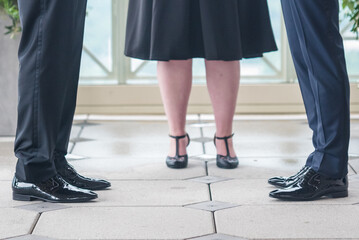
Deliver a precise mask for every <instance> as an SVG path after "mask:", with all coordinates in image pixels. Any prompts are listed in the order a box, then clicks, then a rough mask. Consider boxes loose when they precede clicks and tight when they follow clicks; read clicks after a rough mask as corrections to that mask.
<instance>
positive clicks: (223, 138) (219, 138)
mask: <svg viewBox="0 0 359 240" xmlns="http://www.w3.org/2000/svg"><path fill="white" fill-rule="evenodd" d="M233 136H234V133H232V135H230V136H227V137H217V136H216V135H214V137H215V138H216V139H218V140H225V139H230V138H232V137H233Z"/></svg>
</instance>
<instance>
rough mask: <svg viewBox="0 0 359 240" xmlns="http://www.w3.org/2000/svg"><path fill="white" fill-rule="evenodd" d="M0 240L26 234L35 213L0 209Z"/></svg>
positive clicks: (35, 215) (35, 216)
mask: <svg viewBox="0 0 359 240" xmlns="http://www.w3.org/2000/svg"><path fill="white" fill-rule="evenodd" d="M0 216H1V217H0V239H4V238H10V237H16V236H20V235H25V234H28V233H29V231H30V230H31V227H32V225H33V224H34V222H35V219H36V218H37V213H35V212H30V211H26V210H22V209H15V208H0Z"/></svg>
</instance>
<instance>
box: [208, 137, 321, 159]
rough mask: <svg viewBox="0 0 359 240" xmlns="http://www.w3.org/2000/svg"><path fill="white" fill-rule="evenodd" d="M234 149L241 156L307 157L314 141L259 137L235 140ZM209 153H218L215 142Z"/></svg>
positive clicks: (209, 148) (311, 150)
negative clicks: (276, 139)
mask: <svg viewBox="0 0 359 240" xmlns="http://www.w3.org/2000/svg"><path fill="white" fill-rule="evenodd" d="M234 149H235V150H236V153H237V156H239V157H273V158H279V157H280V158H294V157H300V158H304V157H307V156H308V155H309V154H310V153H311V152H313V150H314V149H313V146H312V142H311V141H310V140H305V141H300V140H295V139H292V140H288V141H287V140H284V141H273V140H271V141H265V140H261V139H257V140H256V141H247V140H245V139H244V140H243V141H241V142H238V141H234ZM206 152H207V153H208V154H216V148H215V146H214V145H213V144H208V147H207V148H206Z"/></svg>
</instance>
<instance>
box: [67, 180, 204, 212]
mask: <svg viewBox="0 0 359 240" xmlns="http://www.w3.org/2000/svg"><path fill="white" fill-rule="evenodd" d="M111 183H112V186H111V189H110V190H106V191H98V192H97V193H98V195H99V199H98V200H97V201H96V202H91V203H81V204H66V205H71V206H74V207H84V206H91V207H100V206H101V207H102V206H184V205H187V204H193V203H197V202H204V201H209V199H210V197H209V192H208V186H207V185H206V184H201V183H196V182H191V181H177V180H175V181H149V180H147V181H112V182H111Z"/></svg>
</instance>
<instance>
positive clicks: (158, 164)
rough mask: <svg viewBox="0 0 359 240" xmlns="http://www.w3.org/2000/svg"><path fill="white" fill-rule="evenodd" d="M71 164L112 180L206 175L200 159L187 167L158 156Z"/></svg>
mask: <svg viewBox="0 0 359 240" xmlns="http://www.w3.org/2000/svg"><path fill="white" fill-rule="evenodd" d="M71 164H72V165H74V167H75V168H76V169H77V170H78V171H79V172H80V173H81V174H84V175H86V176H94V177H105V178H107V179H110V180H126V179H127V180H145V179H147V180H153V179H156V180H164V179H168V180H178V179H188V178H195V177H202V176H205V175H206V169H205V164H204V163H203V162H199V161H192V162H190V163H189V165H188V167H187V168H186V169H170V168H168V167H167V166H166V163H165V160H164V159H158V158H127V159H123V158H109V159H85V160H80V161H73V162H71Z"/></svg>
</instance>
